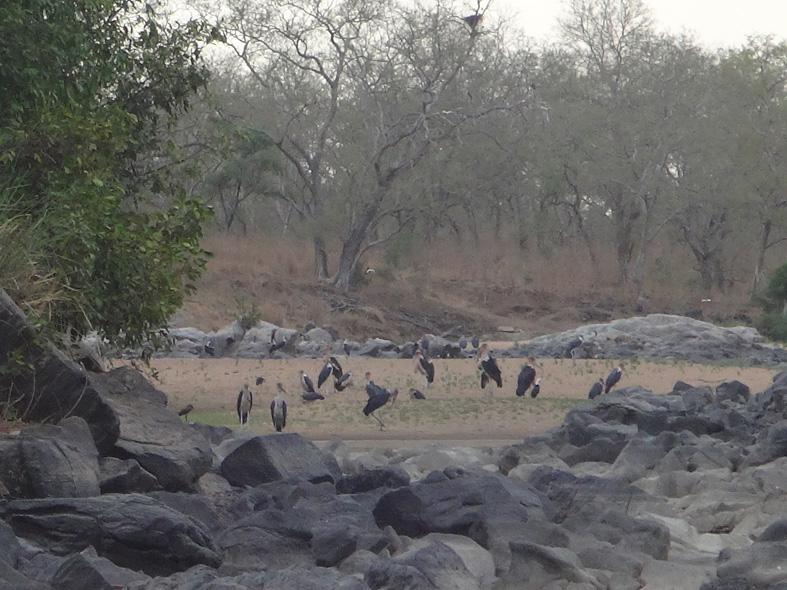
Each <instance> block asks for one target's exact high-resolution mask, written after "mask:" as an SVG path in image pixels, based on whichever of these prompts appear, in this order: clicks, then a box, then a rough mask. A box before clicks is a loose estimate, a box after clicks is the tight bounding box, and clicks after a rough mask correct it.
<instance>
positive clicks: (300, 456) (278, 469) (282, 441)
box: [221, 433, 341, 486]
mask: <svg viewBox="0 0 787 590" xmlns="http://www.w3.org/2000/svg"><path fill="white" fill-rule="evenodd" d="M221 473H222V475H223V476H224V477H225V478H226V479H227V481H229V482H230V483H231V484H232V485H236V486H255V485H258V484H261V483H267V482H271V481H275V480H278V479H285V478H288V477H299V478H303V479H306V480H308V481H310V482H312V483H317V482H320V481H330V482H334V481H336V480H338V479H339V478H340V477H341V470H340V469H339V465H338V464H337V463H336V460H335V459H333V457H331V456H327V457H326V456H325V455H324V454H323V453H321V452H320V450H319V449H318V448H317V447H316V446H315V445H314V444H313V443H311V442H308V441H306V440H305V439H304V438H303V437H301V436H300V435H299V434H295V433H284V434H281V433H277V434H268V435H261V436H255V437H253V438H250V439H248V440H246V441H245V442H243V443H242V444H240V446H238V447H237V448H236V449H235V450H233V451H232V452H230V453H229V454H228V455H227V456H226V457H225V458H224V460H223V461H222V462H221Z"/></svg>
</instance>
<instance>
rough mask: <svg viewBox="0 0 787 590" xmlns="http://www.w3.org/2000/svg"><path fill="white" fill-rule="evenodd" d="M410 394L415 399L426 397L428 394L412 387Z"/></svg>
mask: <svg viewBox="0 0 787 590" xmlns="http://www.w3.org/2000/svg"><path fill="white" fill-rule="evenodd" d="M410 395H411V396H412V398H413V399H426V396H425V395H424V394H423V393H421V392H420V391H418V390H417V389H413V388H412V387H411V388H410Z"/></svg>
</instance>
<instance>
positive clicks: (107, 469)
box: [98, 457, 158, 494]
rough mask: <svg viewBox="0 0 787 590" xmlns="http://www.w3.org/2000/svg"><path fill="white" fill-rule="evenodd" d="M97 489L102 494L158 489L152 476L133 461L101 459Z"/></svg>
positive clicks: (113, 458) (112, 458) (142, 491)
mask: <svg viewBox="0 0 787 590" xmlns="http://www.w3.org/2000/svg"><path fill="white" fill-rule="evenodd" d="M98 465H99V469H100V476H99V488H100V489H101V493H102V494H133V493H144V492H150V491H151V490H154V489H156V487H158V480H157V479H156V477H155V476H154V475H152V474H151V473H149V472H147V471H145V470H144V469H142V467H141V466H140V465H139V463H137V461H136V460H135V459H126V460H125V461H124V460H123V459H116V458H115V457H101V458H100V459H99V462H98Z"/></svg>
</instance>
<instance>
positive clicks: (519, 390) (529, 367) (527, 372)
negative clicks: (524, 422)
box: [516, 356, 538, 397]
mask: <svg viewBox="0 0 787 590" xmlns="http://www.w3.org/2000/svg"><path fill="white" fill-rule="evenodd" d="M534 365H536V359H534V358H533V357H532V356H529V357H527V364H526V365H525V366H524V367H522V370H521V371H519V377H517V380H516V394H517V396H518V397H522V396H523V395H525V392H526V391H527V390H528V389H530V386H531V385H533V382H534V381H535V380H536V369H535V366H534ZM536 395H538V394H536Z"/></svg>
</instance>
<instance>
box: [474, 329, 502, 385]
mask: <svg viewBox="0 0 787 590" xmlns="http://www.w3.org/2000/svg"><path fill="white" fill-rule="evenodd" d="M488 348H489V346H488V345H487V343H486V342H484V343H483V344H482V345H481V346H480V348H479V349H478V351H477V352H476V359H477V360H478V369H479V370H480V371H481V389H486V385H487V383H489V381H490V380H492V381H494V382H495V383H497V387H498V388H500V387H503V376H502V375H501V373H500V367H498V366H497V361H496V360H495V359H494V357H492V355H491V354H489V350H488ZM489 395H490V396H492V390H491V388H490V390H489Z"/></svg>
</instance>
